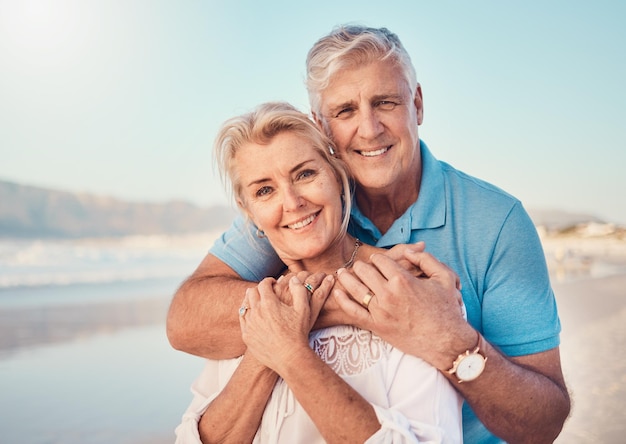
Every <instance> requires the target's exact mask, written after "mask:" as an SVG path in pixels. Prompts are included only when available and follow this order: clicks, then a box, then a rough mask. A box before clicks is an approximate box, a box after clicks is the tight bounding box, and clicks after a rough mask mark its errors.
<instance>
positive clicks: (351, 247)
mask: <svg viewBox="0 0 626 444" xmlns="http://www.w3.org/2000/svg"><path fill="white" fill-rule="evenodd" d="M361 245H362V242H361V241H359V240H358V239H355V238H354V237H352V236H350V235H346V236H344V237H343V238H341V239H340V240H339V241H338V242H335V243H334V244H333V245H331V246H330V247H328V249H326V251H324V252H323V253H321V254H320V255H318V256H317V257H314V258H309V259H302V260H301V261H298V264H297V268H302V269H304V270H307V271H310V272H314V273H318V272H322V273H326V274H332V273H334V272H335V271H337V270H338V269H339V268H349V267H351V266H352V264H353V263H354V261H355V260H356V259H358V257H359V254H358V253H359V250H360V249H361ZM294 265H295V264H294ZM295 269H296V267H294V266H291V267H290V271H294V270H295Z"/></svg>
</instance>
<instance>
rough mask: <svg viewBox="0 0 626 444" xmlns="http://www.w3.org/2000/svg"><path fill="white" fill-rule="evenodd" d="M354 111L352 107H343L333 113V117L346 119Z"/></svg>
mask: <svg viewBox="0 0 626 444" xmlns="http://www.w3.org/2000/svg"><path fill="white" fill-rule="evenodd" d="M353 113H354V108H343V109H342V110H340V111H339V112H338V113H336V114H335V118H339V119H347V118H348V117H350V116H351V115H352V114H353Z"/></svg>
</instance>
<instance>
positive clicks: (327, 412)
mask: <svg viewBox="0 0 626 444" xmlns="http://www.w3.org/2000/svg"><path fill="white" fill-rule="evenodd" d="M271 281H272V280H264V281H262V282H261V283H260V284H259V286H258V291H257V290H248V291H247V293H246V300H245V302H244V303H245V304H247V306H249V307H250V309H249V310H248V311H247V313H246V315H245V316H244V317H242V318H240V323H241V328H242V333H243V339H244V342H245V343H246V345H247V346H248V351H249V353H251V354H253V355H254V356H255V357H256V358H257V359H258V360H259V361H260V362H262V363H263V364H264V365H266V366H268V367H269V368H272V369H273V370H274V371H276V372H277V373H278V374H279V375H280V376H281V377H282V378H283V379H284V380H285V382H286V383H287V385H288V386H289V388H290V389H291V390H292V392H293V393H294V396H295V397H296V399H297V400H298V402H299V403H300V405H302V407H303V408H304V410H305V411H306V412H307V413H308V415H309V416H310V417H311V419H312V420H313V422H314V423H315V425H316V426H317V428H318V430H319V431H320V433H321V434H322V436H323V437H324V439H325V440H326V441H328V442H361V443H362V442H365V441H366V440H367V439H368V438H369V437H370V436H372V435H373V434H374V433H376V431H377V430H378V429H380V423H379V421H378V418H377V416H376V412H375V410H374V408H373V407H372V405H371V404H369V403H368V402H367V401H366V400H365V399H364V398H363V397H362V396H361V395H360V394H359V393H358V392H357V391H356V390H354V389H353V388H352V387H351V386H350V385H349V384H347V383H346V382H345V381H344V380H343V379H341V377H339V376H338V375H337V374H336V373H335V372H334V371H333V370H332V369H331V368H330V367H328V365H326V363H325V362H323V361H322V360H321V359H320V358H319V357H318V356H317V355H316V354H315V352H313V350H311V348H310V346H309V340H308V335H309V332H310V329H311V325H312V323H313V322H314V320H315V318H317V312H318V311H319V309H321V306H322V304H323V300H322V299H321V298H320V297H319V294H318V293H317V292H316V293H314V294H313V296H312V300H311V303H310V305H309V301H308V292H307V290H306V289H305V288H304V287H303V285H302V282H301V281H300V280H299V279H298V278H297V277H292V278H291V279H290V281H289V288H290V291H291V295H292V297H293V301H292V304H291V305H289V304H286V303H283V302H281V301H280V300H279V299H278V298H277V297H276V295H275V294H274V292H273V289H272V282H271ZM325 282H332V276H329V278H328V281H325ZM324 299H325V298H324Z"/></svg>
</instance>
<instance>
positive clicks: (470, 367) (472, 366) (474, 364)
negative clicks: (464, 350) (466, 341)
mask: <svg viewBox="0 0 626 444" xmlns="http://www.w3.org/2000/svg"><path fill="white" fill-rule="evenodd" d="M484 368H485V358H483V357H482V356H481V355H479V354H478V353H474V354H470V355H468V356H465V357H464V358H463V360H462V361H461V362H460V363H459V366H458V367H457V369H456V375H457V376H458V377H459V379H460V380H462V381H471V380H472V379H476V378H478V377H479V376H480V374H481V373H482V372H483V369H484Z"/></svg>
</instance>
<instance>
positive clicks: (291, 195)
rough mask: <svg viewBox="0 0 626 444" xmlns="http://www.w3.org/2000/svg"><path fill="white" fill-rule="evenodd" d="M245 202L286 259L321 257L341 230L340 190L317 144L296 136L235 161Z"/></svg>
mask: <svg viewBox="0 0 626 444" xmlns="http://www.w3.org/2000/svg"><path fill="white" fill-rule="evenodd" d="M235 170H236V171H235V173H236V174H238V175H239V179H240V181H241V189H242V192H241V194H242V195H241V197H240V198H241V200H242V202H243V207H244V208H245V209H246V210H247V212H248V214H249V216H250V218H251V219H252V220H253V221H254V223H255V224H256V225H257V227H259V229H261V230H263V231H264V232H265V234H266V235H267V237H268V239H269V241H270V242H271V243H272V246H273V247H274V249H275V250H276V252H277V253H278V255H279V256H280V257H281V258H282V259H283V260H289V259H291V260H300V259H308V258H313V257H317V256H318V255H319V254H320V253H322V252H324V251H325V250H326V249H327V248H328V247H329V246H330V245H331V243H332V242H333V241H334V240H335V238H336V236H337V233H338V232H339V230H340V227H341V220H342V204H341V186H340V184H339V181H338V180H337V178H336V177H335V175H334V174H333V171H332V169H331V167H330V165H329V164H328V163H327V162H326V161H325V160H324V158H323V157H322V156H321V155H320V154H319V153H318V152H317V151H316V150H315V149H314V148H313V145H312V143H311V142H310V141H309V140H307V139H306V138H304V137H303V136H299V135H296V134H293V133H291V132H283V133H280V134H278V135H277V136H275V137H274V139H273V140H272V141H271V142H270V143H269V144H268V145H259V144H256V143H248V144H245V145H244V146H242V147H241V148H240V149H239V151H238V152H237V154H236V156H235Z"/></svg>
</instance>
